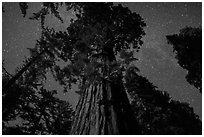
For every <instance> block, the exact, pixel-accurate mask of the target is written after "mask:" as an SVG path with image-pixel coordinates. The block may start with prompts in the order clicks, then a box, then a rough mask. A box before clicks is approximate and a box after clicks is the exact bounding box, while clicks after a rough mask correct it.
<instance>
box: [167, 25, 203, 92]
mask: <svg viewBox="0 0 204 137" xmlns="http://www.w3.org/2000/svg"><path fill="white" fill-rule="evenodd" d="M167 40H168V43H169V44H171V45H173V49H174V51H175V52H176V59H178V63H179V65H180V66H181V67H182V68H184V69H186V70H187V71H188V74H187V75H186V79H187V81H188V82H189V83H190V84H192V85H194V86H195V87H196V88H198V89H199V91H200V92H202V30H201V28H192V27H185V28H183V29H181V30H180V33H179V34H174V35H168V36H167Z"/></svg>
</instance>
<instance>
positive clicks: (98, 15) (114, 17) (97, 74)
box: [32, 3, 145, 134]
mask: <svg viewBox="0 0 204 137" xmlns="http://www.w3.org/2000/svg"><path fill="white" fill-rule="evenodd" d="M50 5H51V4H45V5H44V6H45V8H44V9H43V10H41V11H40V12H38V13H35V14H34V17H32V18H33V19H35V18H36V19H38V18H40V16H38V15H43V14H40V13H44V12H43V11H45V10H46V9H48V8H47V7H49V6H50ZM67 7H68V8H74V9H75V10H76V12H77V14H76V17H77V18H76V20H72V23H71V24H70V26H69V27H68V28H67V31H65V32H55V31H54V30H52V29H51V30H50V31H49V34H50V35H45V38H46V40H44V41H43V42H44V43H46V44H45V45H48V46H50V44H52V45H53V48H52V49H54V50H52V51H51V52H52V53H53V54H54V55H57V56H58V57H59V58H61V59H63V60H64V61H66V62H69V65H67V66H66V67H65V68H63V69H60V67H59V66H57V65H54V66H53V67H52V72H53V74H54V76H55V78H56V79H57V80H59V81H60V83H61V84H63V85H64V86H65V87H68V86H70V83H73V82H78V83H79V84H80V89H81V97H80V100H79V103H78V105H77V107H76V112H75V117H74V120H73V124H72V129H71V134H139V133H140V130H139V127H137V122H136V121H135V118H134V114H133V112H132V111H131V107H130V104H129V101H128V98H127V95H126V92H125V88H124V86H123V81H122V77H123V75H122V74H123V70H124V68H126V65H127V64H129V63H130V62H131V61H133V60H135V59H134V57H133V51H134V50H138V49H139V48H140V45H141V44H142V41H141V38H142V35H144V31H143V27H144V26H145V23H144V22H143V20H142V18H141V17H140V16H139V15H138V14H136V13H132V12H131V11H130V10H129V9H128V8H124V7H122V6H121V5H118V6H114V5H113V4H112V3H68V4H67ZM42 24H43V23H42ZM45 29H46V28H45ZM41 48H43V46H41Z"/></svg>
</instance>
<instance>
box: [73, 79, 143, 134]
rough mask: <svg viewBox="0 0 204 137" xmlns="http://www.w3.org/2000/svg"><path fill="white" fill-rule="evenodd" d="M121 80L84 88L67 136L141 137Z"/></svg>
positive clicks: (103, 82)
mask: <svg viewBox="0 0 204 137" xmlns="http://www.w3.org/2000/svg"><path fill="white" fill-rule="evenodd" d="M139 131H140V129H139V127H138V125H137V122H136V120H135V117H134V115H133V112H132V111H131V107H130V104H129V100H128V98H127V94H126V92H125V90H124V87H123V85H122V80H117V81H115V82H110V81H102V82H101V83H100V84H95V85H94V84H91V85H89V86H88V87H87V88H85V89H84V92H83V95H82V96H81V98H80V100H79V103H78V105H77V107H76V112H75V117H74V120H73V123H72V129H71V132H70V134H75V135H78V134H88V135H93V134H95V135H105V134H109V135H111V134H112V135H114V134H140V132H139Z"/></svg>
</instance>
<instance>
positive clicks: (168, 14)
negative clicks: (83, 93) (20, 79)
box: [2, 2, 202, 119]
mask: <svg viewBox="0 0 204 137" xmlns="http://www.w3.org/2000/svg"><path fill="white" fill-rule="evenodd" d="M40 5H41V4H40V3H30V4H29V9H28V11H27V12H28V14H27V16H26V18H23V15H22V14H21V12H20V9H19V6H18V3H3V6H4V8H5V13H3V14H2V51H3V52H2V56H3V57H2V58H3V60H4V61H5V67H6V69H7V71H8V72H9V73H11V74H14V73H15V68H16V67H18V66H20V65H22V63H23V62H22V61H23V59H25V57H28V56H29V51H28V50H27V48H32V47H34V46H35V43H36V40H37V39H38V38H39V37H40V30H41V29H40V23H39V22H38V21H32V20H29V19H28V17H30V16H31V15H32V13H33V12H35V11H38V10H39V9H40ZM123 5H124V6H127V7H129V8H130V9H131V10H132V11H135V12H136V13H139V14H140V15H141V16H142V17H143V18H144V20H145V22H146V24H147V27H146V28H145V32H146V35H145V36H144V38H143V41H144V44H143V46H142V48H141V50H140V52H139V53H137V57H138V58H139V61H138V62H137V64H136V65H137V66H138V68H139V69H140V73H141V75H143V76H145V77H147V78H148V79H149V80H150V82H152V83H153V84H154V85H155V86H157V87H158V88H159V89H160V90H165V91H167V92H168V93H169V94H170V95H171V96H172V98H173V99H175V100H180V101H182V102H188V103H190V105H191V106H192V107H193V108H194V111H195V113H196V114H198V115H199V117H200V119H202V95H201V94H200V93H199V91H198V90H197V89H196V88H195V87H193V86H192V85H190V84H189V83H188V82H187V81H186V79H185V76H186V74H187V71H186V70H184V69H182V68H181V67H180V66H179V65H178V64H177V60H176V59H175V54H174V53H173V49H172V46H171V45H168V44H167V41H166V37H165V36H166V35H170V34H175V33H178V32H179V30H180V29H181V28H184V27H185V26H192V27H199V26H201V25H202V3H180V2H174V3H159V2H157V3H149V2H148V3H147V2H140V3H138V2H135V3H123ZM61 11H63V8H61ZM60 13H61V16H62V17H63V19H64V20H65V23H64V24H62V23H60V21H59V20H57V19H56V18H55V17H54V16H53V15H50V16H48V20H47V21H46V25H47V26H49V27H54V28H55V29H57V30H63V29H65V28H66V26H67V25H68V24H69V19H70V17H71V16H72V13H71V12H65V11H63V12H60ZM66 14H68V15H69V16H65V15H66ZM47 76H48V77H49V78H48V79H49V80H48V81H47V84H46V87H47V88H50V89H58V90H59V91H62V87H60V86H59V84H58V83H57V82H55V81H54V78H52V77H51V75H50V74H47ZM58 96H59V97H60V98H61V99H64V100H69V101H70V102H71V103H72V104H73V105H74V106H75V105H76V103H77V101H78V95H77V94H75V93H74V91H73V90H72V91H70V92H68V93H67V94H65V95H64V94H63V93H62V92H60V93H59V94H58Z"/></svg>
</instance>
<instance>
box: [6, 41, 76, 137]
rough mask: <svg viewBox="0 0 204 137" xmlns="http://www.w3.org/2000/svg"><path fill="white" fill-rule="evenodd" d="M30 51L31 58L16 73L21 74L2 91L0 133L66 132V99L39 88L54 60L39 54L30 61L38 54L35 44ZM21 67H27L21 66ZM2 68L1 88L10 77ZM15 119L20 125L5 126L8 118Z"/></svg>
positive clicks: (68, 122) (68, 109)
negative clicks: (1, 128) (0, 125)
mask: <svg viewBox="0 0 204 137" xmlns="http://www.w3.org/2000/svg"><path fill="white" fill-rule="evenodd" d="M36 45H38V44H36ZM30 53H31V59H30V58H28V59H26V60H25V61H24V65H23V66H22V67H20V68H18V70H17V72H16V73H17V74H19V72H21V75H19V76H18V77H17V78H16V80H15V81H14V82H13V84H12V85H11V86H10V87H9V88H8V89H7V90H3V98H2V102H3V105H2V108H3V111H2V115H3V117H2V119H3V121H2V122H3V134H69V131H70V127H71V119H72V115H73V110H72V107H71V106H70V105H69V103H68V102H65V101H61V100H59V99H57V98H56V97H54V95H55V94H57V91H47V90H46V89H44V88H43V85H44V81H45V80H46V76H45V75H46V73H47V72H48V70H49V67H50V66H52V65H53V62H54V60H53V58H52V57H50V56H49V55H48V54H41V56H38V61H37V62H36V61H35V62H33V61H32V60H33V58H32V57H34V59H35V58H36V55H38V52H37V46H36V47H35V48H34V49H30ZM41 53H42V52H41ZM30 60H31V61H30ZM31 62H32V63H31ZM25 66H28V67H26V69H25ZM3 68H4V67H3ZM3 70H4V71H3V87H4V86H5V85H7V84H8V81H10V80H11V79H12V78H13V77H12V76H10V74H8V72H7V71H6V70H5V68H4V69H3ZM22 70H23V71H22ZM14 77H16V75H14ZM19 118H20V119H22V120H23V123H21V125H19V126H17V127H10V126H8V125H7V123H8V122H9V121H13V120H19ZM65 127H66V128H65Z"/></svg>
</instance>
